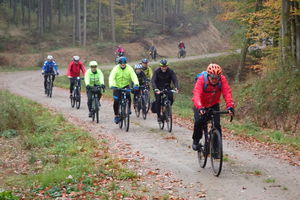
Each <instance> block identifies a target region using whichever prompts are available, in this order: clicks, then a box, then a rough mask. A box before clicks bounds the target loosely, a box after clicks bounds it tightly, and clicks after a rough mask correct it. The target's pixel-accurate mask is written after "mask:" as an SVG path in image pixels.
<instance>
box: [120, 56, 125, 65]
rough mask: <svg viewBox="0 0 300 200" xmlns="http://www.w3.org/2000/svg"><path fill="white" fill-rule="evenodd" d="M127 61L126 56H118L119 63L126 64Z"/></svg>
mask: <svg viewBox="0 0 300 200" xmlns="http://www.w3.org/2000/svg"><path fill="white" fill-rule="evenodd" d="M126 63H127V58H126V57H120V58H119V64H126Z"/></svg>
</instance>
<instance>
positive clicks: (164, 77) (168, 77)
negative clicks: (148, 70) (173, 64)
mask: <svg viewBox="0 0 300 200" xmlns="http://www.w3.org/2000/svg"><path fill="white" fill-rule="evenodd" d="M171 82H173V84H174V86H175V88H177V89H178V88H179V85H178V80H177V77H176V74H175V72H174V71H173V70H172V69H170V68H168V69H167V71H166V72H162V70H161V69H160V68H157V69H156V70H155V71H154V73H153V76H152V87H153V89H159V90H162V89H165V88H166V89H170V88H171Z"/></svg>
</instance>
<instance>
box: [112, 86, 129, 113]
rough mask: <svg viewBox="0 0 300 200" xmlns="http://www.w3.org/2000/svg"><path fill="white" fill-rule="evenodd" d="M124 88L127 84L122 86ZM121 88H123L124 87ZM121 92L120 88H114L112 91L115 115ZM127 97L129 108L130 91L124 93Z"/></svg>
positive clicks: (117, 110) (117, 111)
mask: <svg viewBox="0 0 300 200" xmlns="http://www.w3.org/2000/svg"><path fill="white" fill-rule="evenodd" d="M124 88H128V86H126V87H124ZM124 88H123V89H124ZM121 94H122V92H121V91H120V90H114V91H113V97H114V113H115V115H119V114H120V113H119V107H120V99H121ZM126 96H127V98H128V99H129V102H128V103H129V108H130V107H131V96H130V92H128V93H127V94H126Z"/></svg>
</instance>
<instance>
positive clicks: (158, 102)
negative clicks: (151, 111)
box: [154, 92, 174, 117]
mask: <svg viewBox="0 0 300 200" xmlns="http://www.w3.org/2000/svg"><path fill="white" fill-rule="evenodd" d="M154 95H155V104H156V110H157V117H160V114H161V113H160V109H161V96H162V95H161V94H156V93H154ZM167 97H168V99H169V100H170V102H171V105H172V104H173V102H174V98H173V93H172V92H168V93H167Z"/></svg>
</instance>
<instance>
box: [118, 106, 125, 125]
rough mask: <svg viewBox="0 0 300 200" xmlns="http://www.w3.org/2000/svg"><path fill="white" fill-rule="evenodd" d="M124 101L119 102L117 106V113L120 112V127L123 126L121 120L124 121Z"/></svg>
mask: <svg viewBox="0 0 300 200" xmlns="http://www.w3.org/2000/svg"><path fill="white" fill-rule="evenodd" d="M123 104H124V103H123V102H121V103H120V107H119V110H120V111H119V114H120V119H121V120H120V122H119V128H120V129H122V128H123V121H124V113H125V106H124V105H123Z"/></svg>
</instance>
